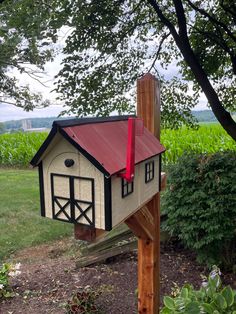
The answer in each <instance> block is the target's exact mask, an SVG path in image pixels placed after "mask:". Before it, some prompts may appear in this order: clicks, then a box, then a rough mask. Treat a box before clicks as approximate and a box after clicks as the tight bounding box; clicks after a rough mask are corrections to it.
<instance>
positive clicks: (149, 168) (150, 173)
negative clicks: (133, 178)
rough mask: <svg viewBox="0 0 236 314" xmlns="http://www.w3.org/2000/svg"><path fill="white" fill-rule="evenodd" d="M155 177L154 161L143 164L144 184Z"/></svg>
mask: <svg viewBox="0 0 236 314" xmlns="http://www.w3.org/2000/svg"><path fill="white" fill-rule="evenodd" d="M154 176H155V167H154V160H151V161H148V162H146V163H145V183H148V182H151V181H152V180H153V179H154Z"/></svg>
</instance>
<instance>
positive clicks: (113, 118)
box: [53, 115, 136, 128]
mask: <svg viewBox="0 0 236 314" xmlns="http://www.w3.org/2000/svg"><path fill="white" fill-rule="evenodd" d="M130 117H136V116H135V115H125V116H110V117H95V118H79V119H69V120H68V119H67V120H56V121H54V122H53V127H54V126H56V127H58V126H59V127H60V128H65V127H70V126H76V125H83V124H91V123H103V122H113V121H123V120H128V118H130Z"/></svg>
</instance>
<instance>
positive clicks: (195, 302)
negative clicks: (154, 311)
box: [161, 266, 236, 314]
mask: <svg viewBox="0 0 236 314" xmlns="http://www.w3.org/2000/svg"><path fill="white" fill-rule="evenodd" d="M219 273H220V271H219V269H218V268H217V267H215V266H214V267H213V270H212V272H211V273H210V275H209V277H208V281H207V282H204V284H203V285H202V287H201V288H200V290H195V289H194V288H193V287H192V286H191V285H189V284H186V285H184V287H182V288H181V289H179V288H177V290H176V293H175V297H173V298H171V297H169V296H165V297H164V299H163V302H164V307H163V308H162V309H161V314H165V313H166V314H169V313H172V314H177V313H184V314H235V311H236V299H234V297H235V294H236V291H233V290H232V288H231V287H229V286H227V287H225V288H223V289H222V288H221V280H220V277H219Z"/></svg>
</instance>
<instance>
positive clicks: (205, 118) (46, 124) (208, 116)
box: [3, 110, 216, 130]
mask: <svg viewBox="0 0 236 314" xmlns="http://www.w3.org/2000/svg"><path fill="white" fill-rule="evenodd" d="M192 114H193V116H194V117H196V118H197V120H198V121H199V122H215V121H216V118H215V116H214V114H213V112H212V111H211V110H201V111H192ZM63 119H70V118H66V117H60V118H58V117H47V118H31V119H27V120H30V122H31V127H32V128H47V129H50V128H51V127H52V123H53V121H54V120H63ZM23 120H25V119H21V120H10V121H6V122H4V123H3V124H4V126H5V129H6V130H17V129H21V128H22V121H23Z"/></svg>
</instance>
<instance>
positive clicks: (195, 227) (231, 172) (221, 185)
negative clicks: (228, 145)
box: [162, 151, 236, 270]
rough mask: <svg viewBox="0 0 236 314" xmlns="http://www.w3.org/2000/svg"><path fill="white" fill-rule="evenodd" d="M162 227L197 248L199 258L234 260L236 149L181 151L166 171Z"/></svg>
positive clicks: (229, 264)
mask: <svg viewBox="0 0 236 314" xmlns="http://www.w3.org/2000/svg"><path fill="white" fill-rule="evenodd" d="M168 182H169V186H168V190H167V191H166V193H165V195H164V197H163V204H162V206H163V210H164V212H166V213H167V217H168V218H167V220H166V222H165V223H164V224H163V228H164V229H165V230H168V231H169V232H170V233H171V234H173V235H176V236H178V237H179V239H181V240H182V242H183V243H184V244H185V245H187V246H188V247H189V248H191V249H194V250H195V251H196V252H197V256H198V260H199V261H200V262H206V263H207V264H208V265H213V264H215V263H217V264H218V265H221V267H222V268H224V269H226V268H228V269H229V268H230V269H231V270H232V268H233V267H235V266H234V265H235V264H236V241H235V240H236V236H235V231H236V153H235V152H232V151H228V152H221V153H216V154H212V155H187V154H186V155H183V156H182V158H180V159H179V162H178V163H177V164H176V165H174V166H172V167H170V169H169V172H168Z"/></svg>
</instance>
